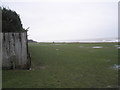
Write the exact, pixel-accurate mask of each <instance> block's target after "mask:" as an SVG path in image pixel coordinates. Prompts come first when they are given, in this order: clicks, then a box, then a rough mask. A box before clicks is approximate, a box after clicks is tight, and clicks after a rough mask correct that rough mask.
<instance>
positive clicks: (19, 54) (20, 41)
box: [2, 32, 31, 69]
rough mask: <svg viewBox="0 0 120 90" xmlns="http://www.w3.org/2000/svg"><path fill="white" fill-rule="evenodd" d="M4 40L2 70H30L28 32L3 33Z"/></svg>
mask: <svg viewBox="0 0 120 90" xmlns="http://www.w3.org/2000/svg"><path fill="white" fill-rule="evenodd" d="M2 36H3V38H2V51H3V52H2V56H3V57H2V68H3V69H29V68H30V64H31V63H30V59H29V54H28V44H27V32H17V33H14V32H10V33H3V35H2Z"/></svg>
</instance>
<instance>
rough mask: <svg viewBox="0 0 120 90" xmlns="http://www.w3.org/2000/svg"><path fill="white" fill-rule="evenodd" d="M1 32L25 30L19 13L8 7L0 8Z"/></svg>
mask: <svg viewBox="0 0 120 90" xmlns="http://www.w3.org/2000/svg"><path fill="white" fill-rule="evenodd" d="M0 9H1V10H2V32H21V31H25V30H24V29H23V27H22V23H21V20H20V17H19V15H18V14H17V13H16V12H15V11H12V10H10V9H6V8H4V7H3V8H2V7H0Z"/></svg>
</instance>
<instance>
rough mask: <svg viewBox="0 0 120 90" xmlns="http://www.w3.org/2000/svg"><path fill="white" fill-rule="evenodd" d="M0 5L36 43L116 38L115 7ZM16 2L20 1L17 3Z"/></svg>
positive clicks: (72, 3)
mask: <svg viewBox="0 0 120 90" xmlns="http://www.w3.org/2000/svg"><path fill="white" fill-rule="evenodd" d="M5 1H6V2H2V5H3V6H6V7H9V8H10V9H12V10H15V11H16V12H17V13H18V14H20V17H21V20H22V23H23V27H24V28H27V27H30V29H29V31H28V34H29V38H30V39H33V40H37V41H54V40H76V39H77V40H78V39H95V38H110V37H117V36H118V3H117V2H112V1H114V0H110V2H108V1H107V0H104V1H105V2H103V1H102V2H100V1H99V0H97V1H99V2H95V0H90V1H94V2H90V1H89V2H88V1H86V0H85V1H86V2H79V1H76V0H75V1H65V2H64V1H61V2H55V1H51V2H50V1H47V0H46V2H43V1H36V0H35V1H27V2H24V1H23V2H7V0H5ZM18 1H19V0H18Z"/></svg>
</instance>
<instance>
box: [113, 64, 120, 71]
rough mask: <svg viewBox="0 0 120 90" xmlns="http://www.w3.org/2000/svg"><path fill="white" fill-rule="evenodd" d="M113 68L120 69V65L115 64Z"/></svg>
mask: <svg viewBox="0 0 120 90" xmlns="http://www.w3.org/2000/svg"><path fill="white" fill-rule="evenodd" d="M112 68H113V69H115V70H120V65H117V64H114V66H113V67H112Z"/></svg>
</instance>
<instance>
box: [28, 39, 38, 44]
mask: <svg viewBox="0 0 120 90" xmlns="http://www.w3.org/2000/svg"><path fill="white" fill-rule="evenodd" d="M28 43H37V41H34V40H32V39H30V40H28Z"/></svg>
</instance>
